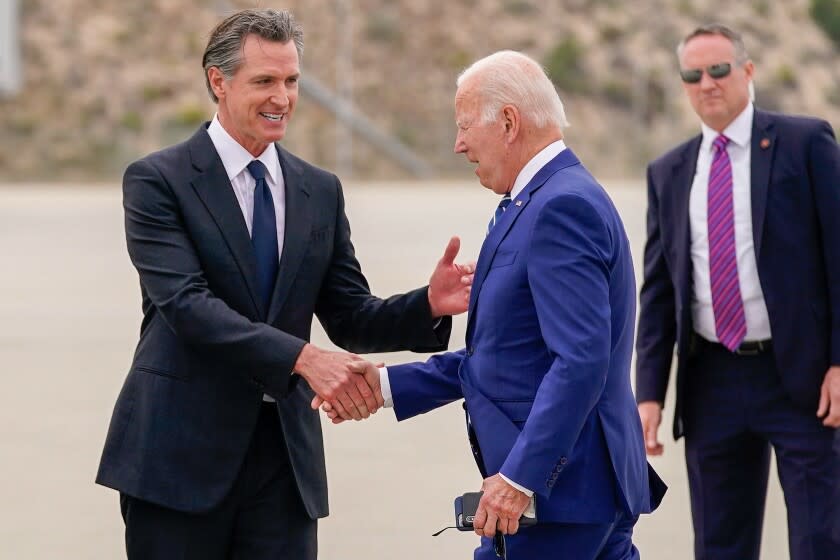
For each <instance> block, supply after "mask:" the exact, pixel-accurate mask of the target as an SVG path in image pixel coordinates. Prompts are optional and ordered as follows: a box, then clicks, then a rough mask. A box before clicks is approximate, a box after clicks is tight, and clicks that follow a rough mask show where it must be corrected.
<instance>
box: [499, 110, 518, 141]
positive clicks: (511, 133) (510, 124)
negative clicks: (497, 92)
mask: <svg viewBox="0 0 840 560" xmlns="http://www.w3.org/2000/svg"><path fill="white" fill-rule="evenodd" d="M502 124H503V125H504V127H505V140H506V141H507V143H508V144H510V143H512V142H513V141H514V140H515V139H516V137H517V136H519V130H520V128H521V127H522V115H520V114H519V109H518V108H517V107H516V106H515V105H505V106H504V107H502Z"/></svg>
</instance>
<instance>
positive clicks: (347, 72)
mask: <svg viewBox="0 0 840 560" xmlns="http://www.w3.org/2000/svg"><path fill="white" fill-rule="evenodd" d="M352 3H353V0H335V7H336V28H337V29H336V37H337V44H336V57H335V82H336V91H337V93H338V98H339V99H340V100H341V101H342V102H343V103H344V104H345V105H346V106H349V107H352V106H353V19H352V12H353V6H352ZM335 126H336V129H335V167H336V173H338V175H339V176H340V177H351V176H352V175H353V134H352V132H351V130H350V128H349V127H348V126H347V125H346V124H345V123H344V122H343V121H342V120H341V119H336V121H335Z"/></svg>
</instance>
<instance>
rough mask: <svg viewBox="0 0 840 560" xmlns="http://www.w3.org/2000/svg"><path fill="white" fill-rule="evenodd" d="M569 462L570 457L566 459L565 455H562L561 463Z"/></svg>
mask: <svg viewBox="0 0 840 560" xmlns="http://www.w3.org/2000/svg"><path fill="white" fill-rule="evenodd" d="M568 462H569V460H568V459H566V458H565V457H560V464H561V465H565V464H566V463H568Z"/></svg>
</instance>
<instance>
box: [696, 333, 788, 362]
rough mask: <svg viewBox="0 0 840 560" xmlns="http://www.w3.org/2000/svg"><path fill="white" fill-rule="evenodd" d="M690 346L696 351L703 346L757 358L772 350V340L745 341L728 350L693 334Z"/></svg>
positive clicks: (717, 343) (721, 345) (719, 344)
mask: <svg viewBox="0 0 840 560" xmlns="http://www.w3.org/2000/svg"><path fill="white" fill-rule="evenodd" d="M691 345H692V346H694V347H695V348H698V349H699V348H701V347H703V346H715V347H719V348H720V349H723V350H726V351H727V352H731V353H732V354H735V355H738V356H758V355H759V354H764V353H765V352H769V351H770V350H772V349H773V339H772V338H767V339H765V340H745V341H744V342H742V343H741V345H740V346H738V348H736V349H735V350H729V348H727V347H726V346H724V345H723V344H721V343H719V342H712V341H711V340H706V339H705V338H703V337H702V336H700V335H699V334H697V333H694V336H692V337H691Z"/></svg>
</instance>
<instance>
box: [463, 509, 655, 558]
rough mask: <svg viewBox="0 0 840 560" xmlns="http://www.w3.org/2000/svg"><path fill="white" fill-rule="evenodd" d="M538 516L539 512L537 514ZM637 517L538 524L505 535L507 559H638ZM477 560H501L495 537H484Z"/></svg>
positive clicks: (476, 551) (618, 516)
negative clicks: (497, 552) (494, 542)
mask: <svg viewBox="0 0 840 560" xmlns="http://www.w3.org/2000/svg"><path fill="white" fill-rule="evenodd" d="M538 515H539V514H538ZM637 519H638V517H629V516H626V515H624V514H617V515H616V520H615V521H614V522H613V523H606V524H600V525H598V524H583V523H538V524H537V525H534V526H533V527H524V528H521V529H519V531H517V533H516V534H515V535H509V536H506V537H505V548H506V550H507V560H538V559H546V560H547V559H554V558H557V559H567V558H568V559H569V560H638V559H639V551H638V550H637V549H636V547H635V546H634V545H633V526H634V525H635V524H636V521H637ZM474 558H475V560H498V556H496V553H495V552H494V550H493V539H488V538H486V537H482V538H481V546H480V547H478V548H477V549H476V550H475V556H474Z"/></svg>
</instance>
